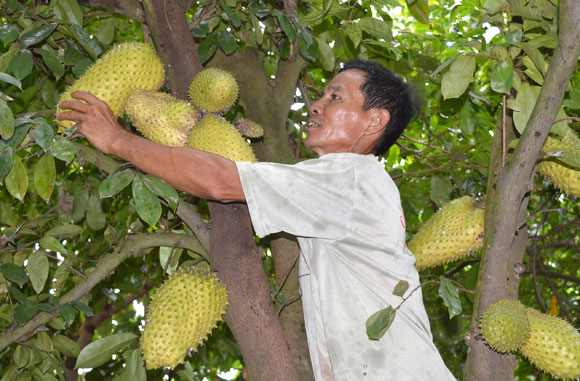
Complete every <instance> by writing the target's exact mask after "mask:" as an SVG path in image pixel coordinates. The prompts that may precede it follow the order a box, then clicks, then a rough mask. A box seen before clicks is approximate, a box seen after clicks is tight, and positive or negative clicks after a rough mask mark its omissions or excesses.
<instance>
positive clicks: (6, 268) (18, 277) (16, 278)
mask: <svg viewBox="0 0 580 381" xmlns="http://www.w3.org/2000/svg"><path fill="white" fill-rule="evenodd" d="M0 271H2V275H4V278H6V279H8V280H9V281H10V282H12V283H16V284H17V285H18V286H20V287H22V286H23V285H24V283H26V281H27V280H28V275H26V271H24V269H23V268H22V267H20V266H17V265H15V264H14V263H3V264H2V265H0Z"/></svg>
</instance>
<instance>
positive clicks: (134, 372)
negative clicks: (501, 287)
mask: <svg viewBox="0 0 580 381" xmlns="http://www.w3.org/2000/svg"><path fill="white" fill-rule="evenodd" d="M123 358H124V359H125V361H127V363H126V364H125V372H124V373H123V379H124V380H125V381H147V374H146V371H145V362H144V361H143V357H142V356H141V350H140V349H138V348H137V349H131V350H127V351H125V353H123Z"/></svg>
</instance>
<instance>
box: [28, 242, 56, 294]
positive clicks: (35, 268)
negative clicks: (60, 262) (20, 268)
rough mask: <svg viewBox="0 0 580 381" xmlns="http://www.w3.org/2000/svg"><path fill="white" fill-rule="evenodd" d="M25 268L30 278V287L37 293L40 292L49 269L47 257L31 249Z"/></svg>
mask: <svg viewBox="0 0 580 381" xmlns="http://www.w3.org/2000/svg"><path fill="white" fill-rule="evenodd" d="M26 270H28V277H29V278H30V283H32V288H34V291H36V293H37V294H40V293H41V292H42V290H43V289H44V285H45V284H46V280H47V279H48V272H49V270H50V266H49V263H48V258H47V257H46V255H44V254H43V253H41V252H40V251H36V250H35V251H33V252H32V254H30V256H29V257H28V263H27V264H26Z"/></svg>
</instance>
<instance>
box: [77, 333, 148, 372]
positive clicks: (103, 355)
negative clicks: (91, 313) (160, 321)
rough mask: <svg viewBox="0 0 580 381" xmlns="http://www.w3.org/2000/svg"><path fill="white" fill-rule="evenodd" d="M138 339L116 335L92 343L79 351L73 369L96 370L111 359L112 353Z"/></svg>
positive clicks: (126, 334) (129, 334)
mask: <svg viewBox="0 0 580 381" xmlns="http://www.w3.org/2000/svg"><path fill="white" fill-rule="evenodd" d="M138 338H139V336H137V335H135V334H133V333H117V334H114V335H112V336H107V337H104V338H102V339H99V340H97V341H94V342H92V343H90V344H89V345H87V346H86V347H84V348H83V349H82V350H81V353H80V354H79V357H78V359H77V363H76V365H75V369H79V368H96V367H98V366H99V365H103V364H104V363H106V362H107V361H109V360H110V359H111V356H112V355H113V354H114V353H117V352H119V351H120V350H121V349H123V348H125V347H126V346H127V345H129V344H131V343H132V342H134V341H137V340H138Z"/></svg>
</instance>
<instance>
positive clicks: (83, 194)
mask: <svg viewBox="0 0 580 381" xmlns="http://www.w3.org/2000/svg"><path fill="white" fill-rule="evenodd" d="M88 203H89V190H88V189H87V188H86V187H79V188H77V190H76V191H75V194H74V200H73V212H72V219H73V222H79V221H80V220H82V219H83V218H84V217H85V213H86V212H87V206H88Z"/></svg>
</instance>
